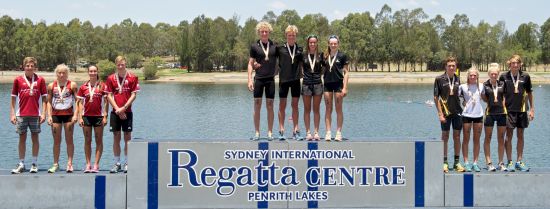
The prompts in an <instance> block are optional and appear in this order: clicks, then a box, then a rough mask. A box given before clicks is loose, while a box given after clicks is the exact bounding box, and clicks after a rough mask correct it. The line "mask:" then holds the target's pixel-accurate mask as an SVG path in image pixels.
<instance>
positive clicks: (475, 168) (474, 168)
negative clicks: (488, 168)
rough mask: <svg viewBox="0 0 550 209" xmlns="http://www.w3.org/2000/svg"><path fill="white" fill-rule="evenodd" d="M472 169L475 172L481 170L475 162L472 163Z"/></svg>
mask: <svg viewBox="0 0 550 209" xmlns="http://www.w3.org/2000/svg"><path fill="white" fill-rule="evenodd" d="M472 170H474V171H475V172H480V171H481V169H480V168H479V166H477V163H474V164H473V165H472Z"/></svg>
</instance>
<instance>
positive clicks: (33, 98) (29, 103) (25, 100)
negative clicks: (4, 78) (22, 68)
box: [11, 74, 48, 117]
mask: <svg viewBox="0 0 550 209" xmlns="http://www.w3.org/2000/svg"><path fill="white" fill-rule="evenodd" d="M33 80H34V81H33ZM27 82H29V83H30V84H31V86H32V89H31V88H30V86H29V85H28V84H27ZM31 91H32V93H31ZM31 94H32V95H31ZM47 95H48V91H47V89H46V81H45V80H44V78H42V77H40V76H38V75H36V74H33V77H32V78H26V76H25V75H22V76H17V77H16V78H15V79H14V80H13V87H12V89H11V96H12V97H15V98H16V99H17V107H16V113H15V115H16V116H23V117H27V116H40V100H41V98H42V96H47Z"/></svg>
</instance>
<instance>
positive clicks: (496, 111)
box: [483, 80, 507, 115]
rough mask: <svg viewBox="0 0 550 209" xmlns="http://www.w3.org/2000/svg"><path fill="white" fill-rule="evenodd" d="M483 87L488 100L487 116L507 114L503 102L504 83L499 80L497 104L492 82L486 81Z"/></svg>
mask: <svg viewBox="0 0 550 209" xmlns="http://www.w3.org/2000/svg"><path fill="white" fill-rule="evenodd" d="M483 86H484V90H485V97H486V98H487V108H486V110H485V115H501V114H506V113H507V111H506V107H504V106H503V105H502V100H503V99H504V82H502V81H499V80H497V85H496V86H495V87H496V89H497V102H495V95H494V90H493V85H492V84H491V81H490V80H487V81H485V83H483Z"/></svg>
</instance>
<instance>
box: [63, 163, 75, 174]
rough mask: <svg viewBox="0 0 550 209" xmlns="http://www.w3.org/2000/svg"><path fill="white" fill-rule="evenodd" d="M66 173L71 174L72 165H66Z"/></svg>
mask: <svg viewBox="0 0 550 209" xmlns="http://www.w3.org/2000/svg"><path fill="white" fill-rule="evenodd" d="M65 170H66V171H67V173H72V172H73V171H74V169H73V165H72V164H67V169H65Z"/></svg>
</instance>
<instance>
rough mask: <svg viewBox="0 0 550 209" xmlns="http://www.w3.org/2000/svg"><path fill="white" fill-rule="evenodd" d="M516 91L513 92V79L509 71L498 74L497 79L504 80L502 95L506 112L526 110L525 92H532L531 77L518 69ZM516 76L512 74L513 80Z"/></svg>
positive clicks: (527, 108)
mask: <svg viewBox="0 0 550 209" xmlns="http://www.w3.org/2000/svg"><path fill="white" fill-rule="evenodd" d="M518 73H519V84H518V93H514V91H515V87H514V81H513V80H512V73H511V72H510V71H508V72H506V73H504V74H502V75H500V78H499V79H498V80H500V81H503V82H504V97H505V98H506V100H505V101H506V109H507V110H508V112H527V111H528V110H529V107H528V106H527V93H531V92H533V86H532V85H531V77H530V76H529V74H527V73H524V72H522V71H519V72H518ZM515 79H516V76H514V80H515Z"/></svg>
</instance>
